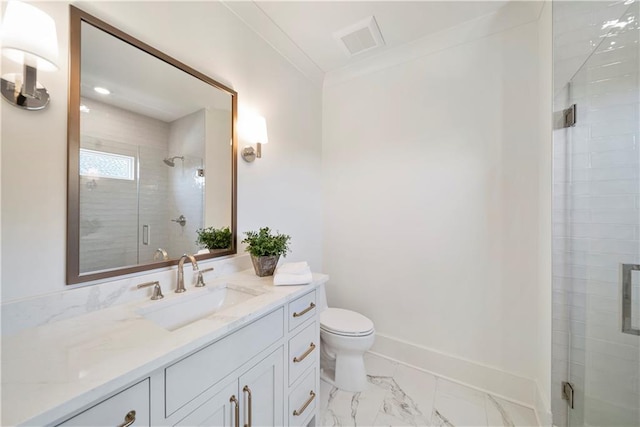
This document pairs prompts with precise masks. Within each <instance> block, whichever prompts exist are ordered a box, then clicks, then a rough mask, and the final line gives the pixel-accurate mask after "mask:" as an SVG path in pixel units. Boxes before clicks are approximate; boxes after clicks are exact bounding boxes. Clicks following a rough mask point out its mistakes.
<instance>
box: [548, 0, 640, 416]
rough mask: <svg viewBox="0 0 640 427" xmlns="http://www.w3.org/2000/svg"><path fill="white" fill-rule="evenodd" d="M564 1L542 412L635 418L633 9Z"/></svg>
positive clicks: (638, 202) (639, 321)
mask: <svg viewBox="0 0 640 427" xmlns="http://www.w3.org/2000/svg"><path fill="white" fill-rule="evenodd" d="M571 3H573V4H571ZM571 3H569V2H554V64H555V68H556V72H555V74H556V75H555V100H554V104H555V105H554V110H555V111H556V121H555V127H556V130H555V131H554V147H553V149H554V166H553V168H554V169H553V172H554V177H553V184H554V192H553V215H554V216H553V221H554V227H553V242H554V245H553V361H552V387H553V389H552V412H553V421H554V424H555V425H557V426H636V427H637V426H640V286H639V284H640V146H639V142H640V140H639V138H640V108H639V107H640V102H639V101H640V100H639V93H640V84H639V83H640V82H639V70H640V55H639V43H638V42H639V26H638V19H639V18H640V14H639V12H640V10H639V5H638V3H637V2H633V1H617V2H571ZM574 64H575V67H574V69H570V68H571V66H573V65H574ZM567 69H570V71H571V72H569V73H567V74H566V77H567V78H566V79H565V80H563V79H562V72H565V71H567Z"/></svg>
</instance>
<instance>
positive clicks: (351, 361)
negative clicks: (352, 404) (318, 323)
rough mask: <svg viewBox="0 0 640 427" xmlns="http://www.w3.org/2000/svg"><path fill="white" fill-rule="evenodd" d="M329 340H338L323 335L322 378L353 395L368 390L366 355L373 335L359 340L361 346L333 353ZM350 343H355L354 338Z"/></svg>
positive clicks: (321, 354) (321, 353)
mask: <svg viewBox="0 0 640 427" xmlns="http://www.w3.org/2000/svg"><path fill="white" fill-rule="evenodd" d="M323 338H324V339H323ZM327 338H329V340H332V339H333V340H335V339H336V337H335V336H327V334H321V352H320V368H321V371H320V377H321V378H322V379H324V380H325V381H326V382H328V383H329V384H331V385H333V386H335V387H337V388H339V389H340V390H344V391H348V392H353V393H356V392H361V391H364V390H366V388H367V382H368V381H367V371H366V369H365V366H364V353H365V351H366V350H368V349H369V348H371V345H372V344H373V334H372V335H369V336H365V337H362V338H363V339H358V340H357V341H358V342H359V344H360V345H359V346H355V347H354V348H350V349H345V348H344V347H343V348H341V350H340V351H332V350H334V349H333V348H330V346H328V345H327V344H328V343H327V341H328V340H327ZM349 341H350V342H351V343H352V344H353V343H354V341H353V339H352V338H351V339H350V340H349ZM328 347H329V348H328Z"/></svg>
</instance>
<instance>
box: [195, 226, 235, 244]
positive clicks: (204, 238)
mask: <svg viewBox="0 0 640 427" xmlns="http://www.w3.org/2000/svg"><path fill="white" fill-rule="evenodd" d="M196 233H198V238H197V239H196V243H197V244H198V245H199V246H200V247H203V248H207V249H227V248H230V247H231V230H230V229H229V227H224V228H214V227H207V228H200V229H198V231H196Z"/></svg>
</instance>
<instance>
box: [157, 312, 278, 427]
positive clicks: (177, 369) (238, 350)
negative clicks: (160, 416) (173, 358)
mask: <svg viewBox="0 0 640 427" xmlns="http://www.w3.org/2000/svg"><path fill="white" fill-rule="evenodd" d="M283 336H284V309H283V308H280V309H279V310H276V311H274V312H273V313H271V314H268V315H266V316H264V317H263V318H261V319H258V320H256V321H255V322H253V323H251V324H249V325H247V326H245V327H243V328H241V329H239V330H238V331H236V332H234V333H233V334H231V335H228V336H227V337H225V338H223V339H221V340H220V341H217V342H215V343H213V344H211V345H209V346H208V347H205V348H203V349H202V350H200V351H198V352H196V353H194V354H192V355H190V356H188V357H186V358H185V359H182V360H180V361H179V362H176V363H174V364H173V365H171V366H169V367H168V368H166V369H165V411H166V413H165V416H166V417H168V416H169V415H171V414H173V413H174V412H175V411H176V410H178V409H179V408H181V407H182V406H183V405H184V404H186V403H188V402H189V401H191V400H192V399H193V398H195V397H196V396H198V395H199V394H200V393H202V392H203V391H205V390H206V389H208V388H209V387H211V386H213V385H214V384H216V383H217V382H218V381H220V380H221V379H223V378H224V377H225V376H226V375H228V374H229V373H231V372H232V371H233V370H235V369H237V368H239V367H240V366H241V365H243V364H244V363H246V362H248V361H249V360H250V359H251V358H252V357H253V356H255V355H256V354H258V353H259V352H261V351H262V350H264V349H266V348H267V347H269V346H270V345H271V344H273V343H275V342H276V341H278V340H279V339H281V338H282V337H283Z"/></svg>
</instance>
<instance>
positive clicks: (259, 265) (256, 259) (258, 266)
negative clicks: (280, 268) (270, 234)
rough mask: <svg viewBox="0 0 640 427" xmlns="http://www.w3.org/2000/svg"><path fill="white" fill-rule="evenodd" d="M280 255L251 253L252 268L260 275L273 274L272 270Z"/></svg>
mask: <svg viewBox="0 0 640 427" xmlns="http://www.w3.org/2000/svg"><path fill="white" fill-rule="evenodd" d="M279 259H280V255H271V256H253V255H251V262H252V263H253V269H254V270H255V271H256V274H257V275H258V276H260V277H265V276H273V272H274V271H275V269H276V265H278V260H279Z"/></svg>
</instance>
